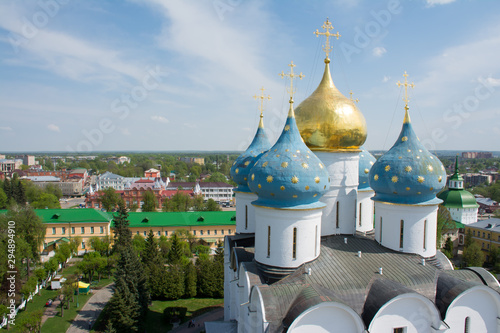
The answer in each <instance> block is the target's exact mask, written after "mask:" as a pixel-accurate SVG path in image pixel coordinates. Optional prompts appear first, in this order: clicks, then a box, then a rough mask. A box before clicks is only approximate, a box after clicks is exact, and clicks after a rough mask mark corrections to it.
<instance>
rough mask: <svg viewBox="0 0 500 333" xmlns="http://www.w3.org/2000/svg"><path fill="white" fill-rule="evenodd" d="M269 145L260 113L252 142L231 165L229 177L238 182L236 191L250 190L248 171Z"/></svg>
mask: <svg viewBox="0 0 500 333" xmlns="http://www.w3.org/2000/svg"><path fill="white" fill-rule="evenodd" d="M270 146H271V144H270V143H269V139H268V138H267V135H266V132H265V130H264V122H263V120H262V113H261V115H260V122H259V127H258V128H257V133H255V137H254V138H253V141H252V143H251V144H250V146H248V148H247V150H245V152H244V153H243V154H241V155H240V156H238V158H237V159H236V161H234V163H233V166H232V167H231V178H232V179H233V181H234V182H235V183H237V184H238V188H237V189H236V190H237V191H240V192H250V189H249V188H248V173H249V171H250V169H251V168H252V166H253V165H254V164H255V162H256V161H257V160H258V159H259V158H260V156H262V154H263V153H265V152H266V151H268V150H269V147H270Z"/></svg>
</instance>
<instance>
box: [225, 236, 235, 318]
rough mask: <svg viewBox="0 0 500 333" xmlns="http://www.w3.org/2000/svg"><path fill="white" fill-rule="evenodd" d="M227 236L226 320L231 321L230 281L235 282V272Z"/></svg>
mask: <svg viewBox="0 0 500 333" xmlns="http://www.w3.org/2000/svg"><path fill="white" fill-rule="evenodd" d="M230 252H231V251H230V249H229V242H228V241H227V236H226V237H225V238H224V320H226V321H227V320H231V319H233V318H231V305H230V304H231V303H230V302H231V289H230V281H231V280H233V276H234V271H233V270H232V269H231V268H230V267H229V266H230V264H231V253H230Z"/></svg>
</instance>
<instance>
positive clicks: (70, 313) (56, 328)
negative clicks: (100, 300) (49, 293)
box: [42, 294, 92, 333]
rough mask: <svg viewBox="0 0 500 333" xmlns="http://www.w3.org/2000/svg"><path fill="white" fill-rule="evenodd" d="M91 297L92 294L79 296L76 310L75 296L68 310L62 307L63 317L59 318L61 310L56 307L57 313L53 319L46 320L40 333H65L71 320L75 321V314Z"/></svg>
mask: <svg viewBox="0 0 500 333" xmlns="http://www.w3.org/2000/svg"><path fill="white" fill-rule="evenodd" d="M90 297H92V294H88V295H82V294H80V295H79V297H78V298H79V299H78V300H79V303H80V307H79V308H78V309H77V308H76V295H75V298H74V302H70V308H69V309H66V306H65V307H64V317H61V308H60V307H58V308H57V310H58V313H57V314H56V316H55V317H52V318H49V319H47V321H46V322H45V324H43V326H42V333H44V332H47V333H57V332H61V333H62V332H66V331H67V329H68V328H69V326H70V325H71V322H72V321H73V319H75V317H76V315H77V313H78V311H79V310H81V308H82V307H83V306H84V305H85V303H87V301H88V300H89V298H90Z"/></svg>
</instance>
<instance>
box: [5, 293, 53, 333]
mask: <svg viewBox="0 0 500 333" xmlns="http://www.w3.org/2000/svg"><path fill="white" fill-rule="evenodd" d="M57 295H59V291H58V290H47V289H42V291H41V296H38V295H36V296H34V297H33V300H32V302H28V303H27V305H26V308H25V309H26V310H22V311H19V313H18V314H17V316H16V323H21V322H22V321H23V319H24V318H26V317H27V316H28V314H29V313H30V312H31V311H35V310H38V309H42V308H44V307H45V303H47V300H48V299H49V298H50V299H54V298H55V297H57ZM11 330H12V332H21V331H22V330H21V327H20V326H19V325H16V326H11Z"/></svg>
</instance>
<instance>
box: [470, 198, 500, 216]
mask: <svg viewBox="0 0 500 333" xmlns="http://www.w3.org/2000/svg"><path fill="white" fill-rule="evenodd" d="M475 197H476V201H477V203H478V204H479V211H480V213H481V214H484V213H487V214H491V213H494V212H495V211H496V210H497V209H500V206H499V205H498V202H496V201H495V200H492V199H490V198H485V197H483V196H482V195H479V194H476V195H475Z"/></svg>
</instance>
